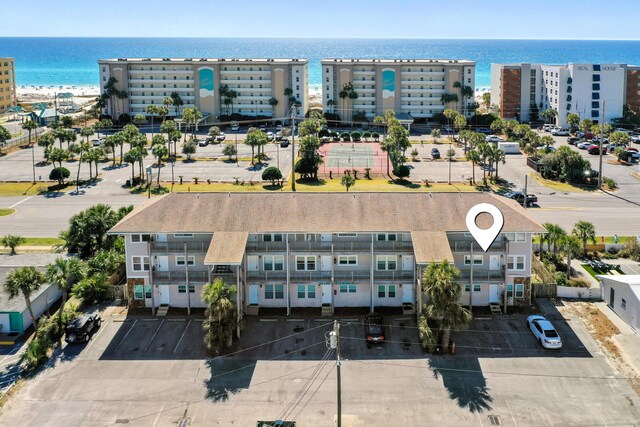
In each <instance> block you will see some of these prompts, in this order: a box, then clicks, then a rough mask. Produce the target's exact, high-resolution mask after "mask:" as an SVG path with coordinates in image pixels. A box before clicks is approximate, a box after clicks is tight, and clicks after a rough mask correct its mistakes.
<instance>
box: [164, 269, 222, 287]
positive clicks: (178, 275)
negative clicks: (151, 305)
mask: <svg viewBox="0 0 640 427" xmlns="http://www.w3.org/2000/svg"><path fill="white" fill-rule="evenodd" d="M208 281H209V272H208V271H202V270H194V271H191V270H190V271H189V283H207V282H208ZM186 282H187V275H186V273H185V272H184V271H154V272H153V283H157V284H160V283H162V284H179V283H186Z"/></svg>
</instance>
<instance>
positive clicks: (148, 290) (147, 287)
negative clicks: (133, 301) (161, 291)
mask: <svg viewBox="0 0 640 427" xmlns="http://www.w3.org/2000/svg"><path fill="white" fill-rule="evenodd" d="M144 297H145V298H147V299H149V298H151V285H144Z"/></svg>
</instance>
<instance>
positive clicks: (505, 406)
mask: <svg viewBox="0 0 640 427" xmlns="http://www.w3.org/2000/svg"><path fill="white" fill-rule="evenodd" d="M542 311H543V313H544V314H545V315H546V316H547V317H548V318H549V319H551V320H552V322H553V323H554V325H555V326H556V328H557V329H558V332H559V333H560V336H561V337H562V339H563V341H564V343H565V344H564V348H563V349H562V350H561V351H549V350H543V349H542V348H540V347H539V345H538V344H537V343H536V341H535V339H534V338H533V336H532V335H531V334H530V332H528V330H527V328H526V325H525V324H524V316H525V315H524V314H514V315H508V316H498V317H493V318H488V317H487V318H484V319H483V318H482V316H481V315H478V316H476V320H474V321H473V323H472V324H471V325H470V326H469V328H468V330H467V331H466V332H462V333H456V334H454V339H455V342H456V344H457V353H456V354H455V355H445V356H437V355H427V354H424V353H422V351H421V350H420V349H419V347H418V344H417V338H418V336H417V331H416V329H415V323H414V322H413V321H412V320H407V319H406V318H403V317H401V316H399V317H394V316H385V321H384V323H385V325H386V326H385V335H386V340H387V342H385V343H384V344H381V345H368V344H367V343H366V340H365V334H364V326H363V324H362V322H361V320H362V318H361V317H360V316H353V317H341V318H340V325H341V328H340V332H341V350H342V359H343V360H342V363H341V369H342V411H343V425H345V426H346V425H349V426H358V425H371V426H373V425H375V426H378V425H380V426H383V425H384V426H386V425H402V426H423V425H443V424H446V425H454V426H459V425H461V426H467V425H468V426H487V425H505V426H540V425H545V426H555V425H599V426H600V425H602V426H604V425H634V424H636V423H637V420H638V419H640V399H639V398H638V396H637V395H636V394H635V393H634V392H633V391H632V389H631V388H630V387H629V385H628V384H627V382H626V379H625V378H623V377H620V376H619V375H618V374H617V373H616V372H615V371H613V369H612V368H611V365H610V364H609V363H608V361H607V359H606V357H605V356H604V354H603V353H602V352H601V351H600V349H599V347H598V345H597V344H596V343H595V341H594V340H593V339H592V338H591V336H590V335H589V333H588V331H587V329H586V326H585V325H584V324H583V323H582V322H581V321H580V320H579V319H575V318H574V319H571V320H565V319H564V318H562V316H561V315H560V314H559V313H558V312H557V310H555V308H554V306H553V304H551V303H549V302H548V301H547V302H546V303H545V304H543V306H542ZM150 319H151V318H150V317H146V316H130V317H128V318H118V317H108V318H106V321H105V323H104V324H103V325H102V327H101V328H100V329H99V330H98V332H97V334H96V335H95V336H94V337H93V339H92V340H91V341H90V342H89V343H88V344H83V345H77V346H65V347H64V348H63V349H62V351H61V352H59V353H58V354H56V357H55V359H54V360H53V362H52V363H51V366H50V367H49V368H48V369H46V370H45V371H44V372H42V373H41V374H39V375H37V376H36V377H35V378H32V379H30V380H29V381H28V382H27V383H26V384H25V386H24V388H23V389H22V390H21V391H20V392H19V393H17V394H16V395H15V396H14V397H12V399H11V400H10V401H9V402H8V403H7V404H6V405H5V407H4V408H3V414H2V418H1V419H0V423H1V424H3V425H56V426H57V425H60V426H84V425H113V424H129V425H136V426H138V425H140V426H165V425H166V426H175V425H176V424H178V425H192V426H199V425H207V426H208V425H221V426H222V425H224V426H227V425H242V426H251V425H255V422H256V421H257V420H275V419H286V420H295V421H297V422H298V423H299V425H314V426H331V425H334V421H335V413H336V412H335V410H336V380H337V378H336V364H335V353H334V352H331V351H329V350H328V348H327V344H326V335H327V333H328V332H329V331H330V330H331V329H332V327H333V322H332V319H323V318H315V317H299V318H284V317H274V318H269V319H264V318H263V319H262V321H261V320H260V319H258V318H248V319H247V322H246V326H245V328H244V330H243V336H242V339H241V340H240V343H239V344H237V345H236V346H235V347H234V348H233V350H232V354H230V355H229V356H227V357H218V358H213V359H205V358H204V348H203V345H202V329H201V327H202V323H201V322H197V321H196V319H191V320H190V319H180V318H171V317H168V318H165V319H164V320H155V319H154V320H150ZM365 380H366V381H365ZM492 420H493V421H492ZM495 420H498V422H499V424H493V422H494V421H495Z"/></svg>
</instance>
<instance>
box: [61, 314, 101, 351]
mask: <svg viewBox="0 0 640 427" xmlns="http://www.w3.org/2000/svg"><path fill="white" fill-rule="evenodd" d="M100 323H102V319H101V318H100V316H98V315H97V314H89V315H87V316H82V317H76V318H75V319H73V320H72V321H71V323H69V325H68V326H67V327H66V328H65V330H64V332H65V338H64V340H65V341H66V342H68V343H69V344H74V343H78V342H87V341H89V339H90V338H91V335H92V334H93V333H94V332H95V331H96V329H98V328H99V327H100Z"/></svg>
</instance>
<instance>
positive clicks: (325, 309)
mask: <svg viewBox="0 0 640 427" xmlns="http://www.w3.org/2000/svg"><path fill="white" fill-rule="evenodd" d="M322 316H323V317H331V316H333V305H332V304H322Z"/></svg>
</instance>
